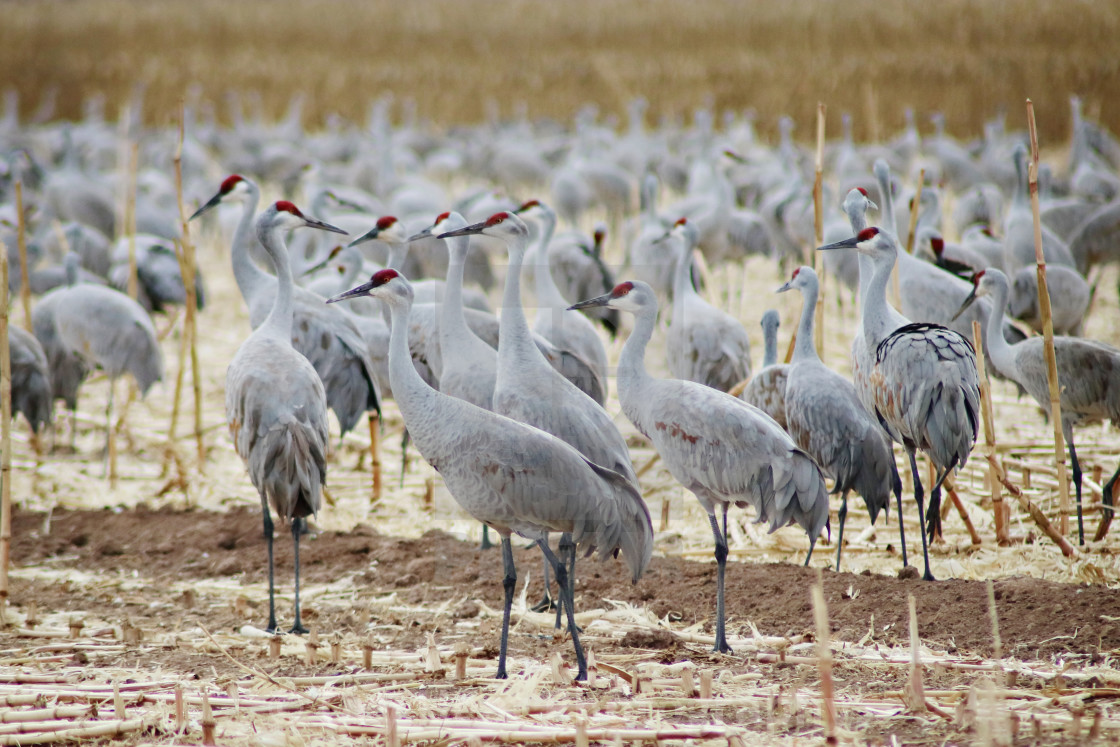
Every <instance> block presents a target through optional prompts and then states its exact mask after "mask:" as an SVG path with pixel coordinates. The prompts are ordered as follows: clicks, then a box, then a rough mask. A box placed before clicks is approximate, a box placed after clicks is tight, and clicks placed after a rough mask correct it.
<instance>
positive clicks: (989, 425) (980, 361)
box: [972, 320, 1011, 546]
mask: <svg viewBox="0 0 1120 747" xmlns="http://www.w3.org/2000/svg"><path fill="white" fill-rule="evenodd" d="M982 340H983V337H982V336H981V332H980V322H979V321H976V320H973V321H972V342H973V344H974V346H975V347H976V371H977V373H979V374H980V413H981V415H982V417H983V420H984V448H985V451H986V452H987V456H988V459H989V462H988V484H989V485H990V486H991V489H992V514H993V515H994V516H995V524H996V543H997V544H999V545H1000V546H1006V545H1009V544H1011V531H1010V529H1009V527H1008V520H1009V519H1010V516H1011V507H1010V506H1008V505H1007V504H1006V503H1005V502H1004V500H1003V487H1002V484H1001V483H1000V480H999V477H998V476H997V475H996V469H995V467H994V466H993V465H994V464H995V454H996V429H995V420H994V419H993V417H992V384H991V382H990V381H988V371H987V364H986V363H985V360H984V346H983V344H982Z"/></svg>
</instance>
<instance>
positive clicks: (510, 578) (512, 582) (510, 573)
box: [497, 535, 517, 680]
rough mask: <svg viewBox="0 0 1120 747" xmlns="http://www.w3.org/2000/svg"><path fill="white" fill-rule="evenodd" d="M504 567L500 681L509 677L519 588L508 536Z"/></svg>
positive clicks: (505, 546) (498, 675) (503, 544)
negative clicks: (513, 613) (511, 625)
mask: <svg viewBox="0 0 1120 747" xmlns="http://www.w3.org/2000/svg"><path fill="white" fill-rule="evenodd" d="M502 565H503V566H504V567H505V576H504V577H503V578H502V588H503V589H505V592H506V603H505V608H504V609H503V610H502V647H501V649H500V653H499V654H498V674H497V677H498V679H500V680H504V679H506V678H508V677H509V675H508V674H506V649H507V648H508V647H509V612H510V610H511V609H512V608H513V590H514V587H516V586H517V569H516V568H515V567H514V565H513V544H512V543H511V542H510V539H509V536H508V535H506V536H504V537H502Z"/></svg>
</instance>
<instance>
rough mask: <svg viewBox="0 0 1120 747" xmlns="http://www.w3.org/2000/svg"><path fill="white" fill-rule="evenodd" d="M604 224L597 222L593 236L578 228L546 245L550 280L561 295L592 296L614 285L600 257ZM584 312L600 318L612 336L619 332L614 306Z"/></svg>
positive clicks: (611, 273)
mask: <svg viewBox="0 0 1120 747" xmlns="http://www.w3.org/2000/svg"><path fill="white" fill-rule="evenodd" d="M606 235H607V229H606V226H603V225H597V226H596V227H595V232H594V236H593V239H592V240H591V241H588V240H587V237H586V236H584V235H583V234H581V233H578V232H569V233H566V234H558V235H557V236H555V237H554V238H553V240H552V242H551V244H550V245H549V247H548V257H549V264H550V266H551V267H552V280H553V282H555V283H556V286H557V287H558V288H559V289H560V294H561V295H562V296H564V298H591V297H592V296H597V295H600V294H602V293H606V292H607V291H609V290H610V289H611V288H613V287H614V273H613V272H612V271H611V268H609V267H608V266H607V263H606V262H605V261H604V260H603V241H604V239H605V238H606ZM586 315H587V316H588V317H589V318H591V319H595V320H597V321H599V323H600V324H602V325H603V327H605V328H606V330H607V331H608V332H609V333H610V335H611V337H614V336H615V334H617V332H618V312H617V311H615V310H614V309H608V308H596V309H588V310H587V312H586Z"/></svg>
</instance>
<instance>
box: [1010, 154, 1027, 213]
mask: <svg viewBox="0 0 1120 747" xmlns="http://www.w3.org/2000/svg"><path fill="white" fill-rule="evenodd" d="M1011 204H1012V205H1013V206H1014V207H1017V208H1022V209H1026V206H1027V159H1026V156H1025V155H1023V153H1022V152H1021V151H1016V153H1015V191H1014V192H1013V193H1012V195H1011Z"/></svg>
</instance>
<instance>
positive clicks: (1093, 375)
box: [961, 269, 1120, 544]
mask: <svg viewBox="0 0 1120 747" xmlns="http://www.w3.org/2000/svg"><path fill="white" fill-rule="evenodd" d="M972 282H973V284H974V285H973V292H972V295H970V296H969V297H968V298H967V299H966V300H965V302H964V304H962V306H961V308H962V309H963V308H965V307H967V306H968V305H970V304H971V303H973V302H974V301H975V300H976V299H977V298H981V297H983V296H988V295H990V296H991V297H992V301H993V304H992V305H993V307H994V308H995V310H996V312H997V313H993V314H992V315H991V316H990V317H989V319H988V324H989V326H993V327H994V326H996V325H998V324H999V323H1000V320H1001V319H1002V317H1003V312H1004V311H1005V310H1006V308H1007V300H1008V295H1009V293H1010V284H1009V283H1008V281H1007V276H1006V275H1004V274H1003V273H1002V272H1000V271H999V270H994V269H990V270H982V271H980V272H978V273H976V274H975V275H974V276H973V279H972ZM987 344H988V353H989V355H990V356H991V359H992V362H993V363H995V365H996V367H997V368H999V370H1000V372H1002V373H1003V375H1004V376H1006V377H1007V378H1009V379H1011V380H1012V381H1014V382H1016V383H1018V384H1019V386H1021V387H1023V389H1025V390H1026V391H1027V393H1028V394H1030V395H1031V396H1032V397H1034V399H1035V401H1036V402H1037V403H1038V405H1039V407H1041V408H1043V411H1044V412H1046V413H1049V411H1050V383H1049V379H1048V378H1047V373H1046V359H1045V357H1044V356H1043V338H1042V337H1031V338H1028V339H1026V340H1023V341H1022V342H1019V343H1016V344H1015V345H1009V344H1007V342H1006V341H1005V340H1003V338H1002V337H1000V336H999V335H996V336H995V337H993V336H991V335H989V337H988V343H987ZM1054 353H1055V355H1056V357H1057V363H1058V391H1059V392H1060V395H1059V396H1060V402H1061V409H1062V435H1063V436H1065V439H1066V446H1067V447H1068V448H1069V458H1070V463H1071V464H1072V466H1073V483H1074V485H1075V486H1076V489H1077V534H1078V538H1079V539H1080V541H1081V543H1082V544H1084V543H1085V530H1084V526H1083V522H1082V518H1081V464H1080V463H1079V462H1078V460H1077V450H1076V449H1075V448H1074V446H1073V429H1074V427H1075V426H1081V425H1089V424H1091V423H1099V422H1101V421H1102V420H1111V421H1112V423H1113V425H1118V424H1120V379H1118V378H1117V376H1116V372H1117V371H1120V350H1117V349H1116V348H1114V347H1112V346H1111V345H1106V344H1104V343H1102V342H1097V341H1095V340H1085V339H1081V338H1074V337H1055V338H1054ZM1118 476H1120V469H1117V471H1116V473H1115V474H1113V475H1112V477H1111V478H1109V480H1108V482H1107V483H1106V484H1105V485H1104V488H1103V499H1102V500H1103V502H1104V504H1105V505H1106V506H1109V507H1111V506H1112V487H1113V485H1114V484H1115V483H1116V479H1117V477H1118ZM1109 521H1111V509H1106V513H1105V515H1104V518H1103V519H1102V522H1101V526H1102V527H1103V528H1107V525H1108V522H1109ZM1100 534H1101V535H1102V536H1103V531H1102V532H1100ZM1096 539H1098V540H1099V539H1101V537H1100V536H1098V537H1097V538H1096Z"/></svg>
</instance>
